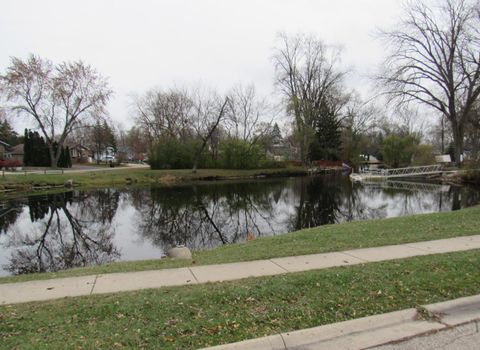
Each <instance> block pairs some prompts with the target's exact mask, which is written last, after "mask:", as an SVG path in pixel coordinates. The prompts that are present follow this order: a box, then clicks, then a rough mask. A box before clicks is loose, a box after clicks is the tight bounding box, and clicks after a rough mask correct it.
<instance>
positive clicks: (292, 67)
mask: <svg viewBox="0 0 480 350" xmlns="http://www.w3.org/2000/svg"><path fill="white" fill-rule="evenodd" d="M279 39H280V41H281V45H280V47H277V48H276V49H275V53H274V56H273V60H274V64H275V71H276V84H277V86H278V87H279V88H280V90H281V92H282V93H283V95H284V96H285V98H286V100H287V102H288V106H289V108H288V109H289V111H290V112H291V114H292V115H293V117H294V118H295V127H296V129H297V130H296V132H297V133H298V136H299V139H300V155H301V160H302V162H303V163H304V164H306V162H307V155H308V153H309V152H308V151H309V145H310V143H311V141H312V137H313V134H314V128H315V123H316V122H317V118H318V116H319V115H321V114H322V113H325V107H327V106H328V109H330V110H331V111H333V110H337V103H344V102H345V101H344V98H339V93H340V94H341V91H342V89H341V85H342V80H343V78H344V76H345V74H346V72H344V71H341V70H339V69H338V68H337V67H336V63H337V62H338V60H339V55H340V52H339V50H338V49H336V48H333V47H328V46H326V45H325V44H324V43H323V42H322V41H321V40H319V39H317V38H315V37H312V36H306V35H296V36H294V37H288V36H287V35H286V34H280V35H279ZM331 111H330V112H331Z"/></svg>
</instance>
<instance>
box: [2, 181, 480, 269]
mask: <svg viewBox="0 0 480 350" xmlns="http://www.w3.org/2000/svg"><path fill="white" fill-rule="evenodd" d="M478 203H480V191H478V190H476V189H472V188H467V187H457V186H443V185H435V184H422V183H414V182H404V181H396V182H372V183H364V184H352V183H351V182H350V181H349V180H348V178H338V177H328V176H323V177H304V178H291V179H274V180H264V181H255V182H248V181H243V182H235V183H232V182H226V183H209V184H202V185H191V186H180V187H174V188H154V187H153V188H150V187H148V188H131V189H122V190H119V189H102V190H94V191H72V192H66V193H61V194H55V195H45V196H30V197H25V198H19V199H11V200H8V201H4V202H3V203H1V206H0V265H1V266H2V267H3V269H4V270H0V275H1V274H6V273H12V274H20V273H29V272H43V271H57V270H60V269H65V268H70V267H76V266H86V265H91V264H102V263H106V262H110V261H113V260H118V259H123V260H135V259H146V258H158V257H159V256H160V255H161V254H162V253H163V252H164V251H165V250H166V249H168V247H170V246H173V245H178V244H183V245H186V246H188V247H190V248H192V249H205V248H212V247H215V246H218V245H222V244H229V243H234V242H239V241H244V240H246V239H248V238H251V237H258V236H262V235H276V234H282V233H285V232H289V231H293V230H298V229H302V228H308V227H313V226H319V225H324V224H332V223H339V222H344V221H352V220H365V219H373V218H385V217H393V216H402V215H410V214H415V213H421V212H434V211H447V210H456V209H459V208H462V207H467V206H471V205H475V204H478Z"/></svg>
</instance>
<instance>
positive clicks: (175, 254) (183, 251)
mask: <svg viewBox="0 0 480 350" xmlns="http://www.w3.org/2000/svg"><path fill="white" fill-rule="evenodd" d="M167 256H168V257H169V258H172V259H185V260H190V259H192V252H191V251H190V249H188V248H187V247H182V246H180V247H174V248H170V249H169V250H168V251H167Z"/></svg>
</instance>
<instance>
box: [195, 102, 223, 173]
mask: <svg viewBox="0 0 480 350" xmlns="http://www.w3.org/2000/svg"><path fill="white" fill-rule="evenodd" d="M227 103H228V98H226V99H225V102H224V103H223V105H222V108H221V109H220V112H219V113H218V117H217V120H216V121H215V124H214V125H213V126H212V128H211V129H210V130H209V132H208V134H207V136H206V137H205V138H204V139H203V141H202V146H201V147H200V149H199V150H198V151H197V152H196V154H195V158H194V159H193V167H192V173H194V174H195V173H196V172H197V168H198V161H199V160H200V156H201V155H202V152H203V150H204V149H205V146H206V145H207V141H208V140H209V139H210V137H212V134H213V132H214V131H215V129H216V128H217V126H218V124H220V120H221V119H222V117H223V114H224V113H225V107H226V106H227Z"/></svg>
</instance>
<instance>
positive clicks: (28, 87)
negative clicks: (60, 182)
mask: <svg viewBox="0 0 480 350" xmlns="http://www.w3.org/2000/svg"><path fill="white" fill-rule="evenodd" d="M0 88H1V90H3V92H4V93H5V96H6V98H7V101H9V102H10V104H9V105H8V107H9V108H11V109H13V110H15V111H17V112H19V113H20V114H26V115H28V116H31V117H32V118H33V119H34V120H35V122H36V123H37V124H38V128H39V129H40V131H41V133H42V134H43V136H44V137H45V140H46V143H47V145H48V147H49V150H50V159H51V165H52V167H56V166H57V163H58V159H59V158H60V154H61V149H62V146H63V144H64V142H65V139H66V138H67V136H68V135H69V134H70V133H71V132H72V131H73V130H74V129H75V128H76V127H78V126H79V124H80V122H81V121H85V120H86V119H88V118H96V117H99V116H102V115H103V114H105V106H106V104H107V102H108V100H109V98H110V96H111V95H112V91H111V90H110V88H109V85H108V82H107V80H106V79H105V78H104V77H102V76H101V75H100V74H99V73H97V71H96V70H95V69H93V68H92V67H91V66H89V65H86V64H85V63H83V62H82V61H77V62H63V63H61V64H59V65H55V66H54V65H53V64H52V62H50V61H49V60H45V59H42V58H40V57H38V56H35V55H30V57H29V58H28V59H27V60H26V61H23V60H21V59H19V58H16V57H13V58H12V62H11V65H10V67H8V68H7V72H6V74H5V75H3V76H0ZM55 142H58V147H57V148H56V149H55V147H54V143H55Z"/></svg>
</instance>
